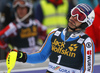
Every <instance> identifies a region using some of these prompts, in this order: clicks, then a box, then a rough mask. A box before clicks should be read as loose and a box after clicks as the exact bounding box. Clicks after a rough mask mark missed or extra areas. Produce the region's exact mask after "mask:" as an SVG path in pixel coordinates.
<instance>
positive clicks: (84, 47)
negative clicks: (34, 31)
mask: <svg viewBox="0 0 100 73" xmlns="http://www.w3.org/2000/svg"><path fill="white" fill-rule="evenodd" d="M94 17H95V13H94V10H92V8H91V7H90V6H89V5H87V4H83V3H82V4H78V5H77V6H75V7H74V8H73V9H72V10H71V17H70V18H69V22H68V26H67V27H66V28H57V29H54V30H52V31H51V32H50V33H49V34H48V36H47V38H46V41H45V42H44V44H43V46H42V47H41V50H40V51H39V52H37V53H35V54H30V55H29V54H26V53H23V52H21V51H17V52H15V51H11V52H10V55H9V56H12V55H14V54H17V57H16V58H17V61H19V62H23V63H25V62H27V63H33V64H34V63H41V62H44V61H45V60H46V59H47V58H48V57H49V59H50V62H49V65H48V69H47V72H46V73H81V72H82V73H93V69H94V53H95V52H94V50H95V47H94V43H93V40H92V39H91V38H90V37H89V36H88V35H86V34H85V33H84V30H85V29H86V28H87V27H89V26H91V25H92V22H93V20H94ZM12 52H14V53H12ZM9 60H10V59H9ZM10 61H11V60H10ZM81 68H82V71H80V70H81Z"/></svg>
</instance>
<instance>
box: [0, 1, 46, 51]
mask: <svg viewBox="0 0 100 73" xmlns="http://www.w3.org/2000/svg"><path fill="white" fill-rule="evenodd" d="M13 7H14V9H15V20H14V21H13V22H11V23H9V24H8V25H7V26H6V27H5V28H4V29H2V30H1V31H0V48H1V49H4V50H8V49H7V48H8V47H9V45H8V44H11V45H12V46H14V47H17V48H18V49H19V50H21V51H23V52H26V53H34V52H36V51H38V50H39V49H38V47H37V46H38V45H39V44H38V40H41V41H44V40H45V38H46V27H45V26H43V25H42V24H41V23H40V22H39V21H38V20H37V19H34V18H31V15H32V7H33V6H32V4H31V3H30V2H29V1H28V0H14V2H13Z"/></svg>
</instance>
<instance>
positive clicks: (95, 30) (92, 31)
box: [85, 0, 100, 53]
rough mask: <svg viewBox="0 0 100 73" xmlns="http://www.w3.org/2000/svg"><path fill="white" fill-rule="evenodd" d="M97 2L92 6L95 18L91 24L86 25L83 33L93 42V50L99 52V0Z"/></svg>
mask: <svg viewBox="0 0 100 73" xmlns="http://www.w3.org/2000/svg"><path fill="white" fill-rule="evenodd" d="M98 1H99V4H98V5H97V6H96V7H95V8H94V12H95V19H94V22H93V25H92V26H90V27H88V28H87V29H86V31H85V33H86V34H87V35H88V36H90V37H91V38H92V39H93V41H94V44H95V52H96V53H97V52H100V44H99V43H100V39H99V38H100V32H99V31H100V0H98Z"/></svg>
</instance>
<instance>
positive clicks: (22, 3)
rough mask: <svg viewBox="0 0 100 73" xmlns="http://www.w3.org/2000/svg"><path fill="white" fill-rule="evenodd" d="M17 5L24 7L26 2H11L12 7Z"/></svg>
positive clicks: (21, 0)
mask: <svg viewBox="0 0 100 73" xmlns="http://www.w3.org/2000/svg"><path fill="white" fill-rule="evenodd" d="M17 5H20V6H22V7H24V6H25V5H26V2H25V1H24V0H15V1H14V2H13V7H16V6H17Z"/></svg>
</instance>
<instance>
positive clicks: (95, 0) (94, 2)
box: [77, 0, 98, 9]
mask: <svg viewBox="0 0 100 73" xmlns="http://www.w3.org/2000/svg"><path fill="white" fill-rule="evenodd" d="M80 3H86V4H88V5H90V6H91V7H92V8H93V9H94V8H95V7H96V6H97V5H98V0H77V4H80Z"/></svg>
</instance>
